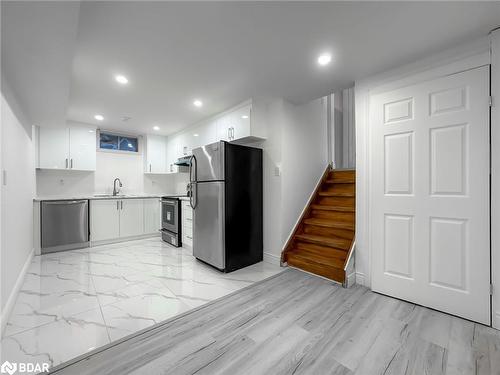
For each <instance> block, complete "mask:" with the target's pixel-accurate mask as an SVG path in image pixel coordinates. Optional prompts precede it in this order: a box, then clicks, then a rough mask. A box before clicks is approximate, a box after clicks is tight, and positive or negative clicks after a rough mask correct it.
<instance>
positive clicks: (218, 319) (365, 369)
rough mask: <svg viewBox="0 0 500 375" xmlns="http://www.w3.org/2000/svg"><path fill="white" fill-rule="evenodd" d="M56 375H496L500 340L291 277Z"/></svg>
mask: <svg viewBox="0 0 500 375" xmlns="http://www.w3.org/2000/svg"><path fill="white" fill-rule="evenodd" d="M54 373H56V374H58V375H62V374H80V375H83V374H93V375H95V374H119V375H122V374H148V375H153V374H176V375H180V374H321V375H322V374H346V375H347V374H362V375H376V374H395V375H403V374H405V375H410V374H413V375H422V374H484V375H491V374H500V332H499V331H496V330H494V329H491V328H489V327H485V326H482V325H480V324H475V323H473V322H470V321H467V320H463V319H460V318H457V317H454V316H450V315H447V314H444V313H440V312H437V311H434V310H430V309H426V308H423V307H421V306H416V305H414V304H411V303H408V302H404V301H400V300H397V299H393V298H389V297H386V296H383V295H379V294H376V293H373V292H371V291H369V290H368V289H367V288H365V287H361V286H355V287H353V288H351V289H343V288H342V287H340V286H338V285H335V284H333V283H331V282H328V281H327V280H324V279H321V278H317V277H314V276H311V275H309V274H306V273H303V272H300V271H297V270H294V269H289V270H286V271H285V272H282V273H280V274H278V275H277V276H274V277H272V278H270V279H267V280H265V281H262V282H260V283H257V284H255V285H253V286H250V287H248V288H246V289H243V290H241V291H238V292H236V293H234V294H232V295H230V296H227V297H223V298H221V299H220V300H217V301H215V302H213V303H211V304H208V305H205V306H203V307H201V308H199V309H197V310H195V311H191V312H188V313H186V314H183V315H181V316H179V317H177V318H173V319H171V320H169V321H167V322H165V323H162V324H160V325H157V326H155V327H154V328H152V329H150V330H148V331H146V332H143V333H140V334H138V335H135V336H131V337H129V338H126V339H124V340H121V341H119V342H117V343H115V344H111V345H108V346H107V347H106V348H104V349H103V350H97V351H95V352H94V353H92V354H90V355H88V356H86V357H82V358H80V359H78V360H76V361H74V362H73V363H70V364H66V365H61V366H59V367H58V368H56V369H54Z"/></svg>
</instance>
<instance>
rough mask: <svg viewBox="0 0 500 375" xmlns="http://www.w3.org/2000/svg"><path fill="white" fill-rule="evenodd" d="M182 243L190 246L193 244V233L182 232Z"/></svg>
mask: <svg viewBox="0 0 500 375" xmlns="http://www.w3.org/2000/svg"><path fill="white" fill-rule="evenodd" d="M182 243H183V244H186V245H190V246H191V245H193V234H192V233H182Z"/></svg>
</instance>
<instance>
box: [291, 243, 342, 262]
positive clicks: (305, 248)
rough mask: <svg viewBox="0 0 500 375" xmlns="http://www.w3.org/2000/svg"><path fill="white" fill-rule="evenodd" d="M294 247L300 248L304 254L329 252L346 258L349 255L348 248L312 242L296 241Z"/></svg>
mask: <svg viewBox="0 0 500 375" xmlns="http://www.w3.org/2000/svg"><path fill="white" fill-rule="evenodd" d="M293 248H294V249H297V250H300V252H302V253H304V254H320V255H324V254H328V256H330V257H333V258H337V259H342V261H344V260H345V258H346V257H347V250H343V249H336V248H334V247H330V246H322V245H317V244H312V243H309V242H295V243H294V245H293Z"/></svg>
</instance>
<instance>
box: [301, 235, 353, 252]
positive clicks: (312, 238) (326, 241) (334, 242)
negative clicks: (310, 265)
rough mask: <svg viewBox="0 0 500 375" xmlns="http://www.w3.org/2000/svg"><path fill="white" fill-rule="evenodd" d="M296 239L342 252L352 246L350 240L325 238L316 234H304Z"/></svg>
mask: <svg viewBox="0 0 500 375" xmlns="http://www.w3.org/2000/svg"><path fill="white" fill-rule="evenodd" d="M295 238H297V239H298V240H301V241H306V242H310V243H314V244H319V245H325V246H329V247H334V248H336V249H342V250H348V249H349V247H350V245H351V241H350V240H347V239H345V238H340V237H325V236H318V235H315V234H307V233H302V234H297V235H295Z"/></svg>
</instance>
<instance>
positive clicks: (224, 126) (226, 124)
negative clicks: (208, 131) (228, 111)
mask: <svg viewBox="0 0 500 375" xmlns="http://www.w3.org/2000/svg"><path fill="white" fill-rule="evenodd" d="M230 124H231V116H230V115H226V116H223V117H221V118H219V119H217V140H218V141H229V140H230V134H229V131H230V130H229V128H230V127H231V125H230Z"/></svg>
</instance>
